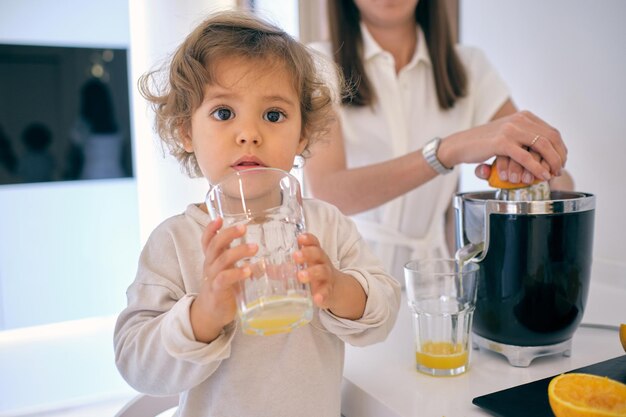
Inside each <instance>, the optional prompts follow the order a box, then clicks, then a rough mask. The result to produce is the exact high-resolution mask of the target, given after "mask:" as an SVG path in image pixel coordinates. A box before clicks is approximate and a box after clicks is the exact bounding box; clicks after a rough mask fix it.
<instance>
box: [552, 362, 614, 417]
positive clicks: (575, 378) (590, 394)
mask: <svg viewBox="0 0 626 417" xmlns="http://www.w3.org/2000/svg"><path fill="white" fill-rule="evenodd" d="M548 399H549V401H550V407H551V408H552V412H554V415H555V416H556V417H619V416H626V385H625V384H622V383H621V382H618V381H614V380H612V379H610V378H607V377H605V376H598V375H591V374H583V373H569V374H561V375H559V376H557V377H554V378H552V380H551V381H550V385H548Z"/></svg>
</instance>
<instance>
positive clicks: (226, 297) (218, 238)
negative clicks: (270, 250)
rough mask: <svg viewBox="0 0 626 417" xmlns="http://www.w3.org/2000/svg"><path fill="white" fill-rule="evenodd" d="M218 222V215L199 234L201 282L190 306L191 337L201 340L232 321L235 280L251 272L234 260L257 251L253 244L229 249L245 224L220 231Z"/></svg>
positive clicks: (220, 223)
mask: <svg viewBox="0 0 626 417" xmlns="http://www.w3.org/2000/svg"><path fill="white" fill-rule="evenodd" d="M222 224H223V221H222V219H221V218H218V219H216V220H214V221H212V222H211V223H209V224H208V226H207V227H206V229H205V231H204V233H203V234H202V249H203V251H204V265H203V268H202V273H203V283H202V286H201V288H200V293H199V294H198V296H197V297H196V299H195V300H194V301H193V303H192V304H191V309H190V316H191V327H192V328H193V332H194V336H195V337H196V340H198V341H201V342H205V343H208V342H210V341H212V340H214V339H215V338H217V336H218V335H219V333H220V331H221V330H222V328H223V327H224V326H225V325H227V324H228V323H230V322H231V321H233V320H234V318H235V314H236V313H237V304H236V303H235V297H236V295H237V292H238V288H239V286H238V283H239V282H240V281H243V280H244V279H246V278H248V277H249V276H250V274H251V271H250V268H249V267H248V266H245V267H243V268H237V267H235V263H236V262H237V261H239V260H241V259H244V258H247V257H251V256H254V254H255V253H256V252H257V250H258V246H257V245H256V244H248V245H238V246H234V247H232V248H231V244H232V242H233V241H234V240H235V239H238V238H240V237H242V236H243V235H244V234H245V233H246V227H245V226H243V225H238V226H233V227H228V228H226V229H223V230H221V231H220V228H221V227H222Z"/></svg>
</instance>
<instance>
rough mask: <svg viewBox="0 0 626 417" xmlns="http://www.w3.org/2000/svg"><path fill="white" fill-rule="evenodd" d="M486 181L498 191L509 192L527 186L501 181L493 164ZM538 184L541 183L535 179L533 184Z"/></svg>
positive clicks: (523, 183)
mask: <svg viewBox="0 0 626 417" xmlns="http://www.w3.org/2000/svg"><path fill="white" fill-rule="evenodd" d="M487 181H488V182H489V185H490V186H491V187H493V188H500V189H506V190H511V189H515V188H523V187H528V186H529V184H526V183H525V182H518V183H513V182H509V181H502V180H501V179H500V174H498V170H497V169H496V166H495V164H494V165H491V173H490V174H489V179H488V180H487ZM539 182H541V180H539V179H535V181H534V182H533V184H537V183H539Z"/></svg>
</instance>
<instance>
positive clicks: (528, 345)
mask: <svg viewBox="0 0 626 417" xmlns="http://www.w3.org/2000/svg"><path fill="white" fill-rule="evenodd" d="M454 208H455V214H456V243H457V249H458V250H457V253H456V258H457V262H460V263H464V262H478V263H480V271H479V278H478V297H477V301H476V311H475V314H474V324H473V338H472V340H473V342H472V344H473V346H474V347H475V348H482V349H487V350H490V351H494V352H498V353H500V354H502V355H504V356H505V357H506V358H507V360H508V361H509V363H510V364H511V365H513V366H518V367H527V366H529V365H530V363H531V362H532V360H533V359H535V358H537V357H540V356H545V355H554V354H563V355H565V356H569V355H570V354H571V347H572V336H573V334H574V332H575V330H576V328H577V327H578V325H579V323H580V321H581V319H582V316H583V312H584V307H585V303H586V300H587V294H588V291H589V280H590V272H591V262H592V246H593V228H594V213H595V196H593V195H592V194H588V193H582V192H559V191H550V189H549V186H548V183H546V182H542V183H538V184H534V185H531V186H529V187H523V188H517V189H498V190H494V191H486V192H468V193H458V194H457V195H456V196H455V198H454Z"/></svg>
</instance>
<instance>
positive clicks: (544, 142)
mask: <svg viewBox="0 0 626 417" xmlns="http://www.w3.org/2000/svg"><path fill="white" fill-rule="evenodd" d="M493 156H504V157H508V158H509V159H508V160H507V159H501V160H500V162H497V163H496V166H497V168H498V170H499V173H502V172H506V174H505V177H506V178H507V179H508V180H509V181H511V180H512V179H516V178H517V177H516V176H519V180H518V181H524V182H526V180H529V179H530V178H529V177H528V175H532V176H533V177H536V178H540V179H543V180H550V179H551V178H552V177H554V176H558V175H560V173H561V170H562V169H563V167H564V166H565V162H566V160H567V147H566V146H565V143H564V142H563V139H562V138H561V134H560V133H559V131H558V130H556V129H555V128H553V127H552V126H550V125H549V124H547V123H546V122H544V121H543V120H541V119H540V118H539V117H537V116H536V115H534V114H533V113H531V112H529V111H518V112H516V113H513V114H510V115H508V116H504V117H500V118H497V119H495V120H493V121H491V122H489V123H487V124H484V125H482V126H478V127H474V128H472V129H468V130H465V131H462V132H458V133H454V134H452V135H450V136H448V137H447V138H445V139H444V140H443V141H442V143H441V145H440V147H439V152H438V157H439V159H440V160H441V163H442V164H444V165H445V166H454V165H457V164H459V163H481V162H483V161H485V160H487V159H489V158H491V157H493ZM516 164H517V165H516ZM524 170H526V172H524ZM483 172H484V168H481V172H480V173H479V174H482V173H483ZM524 174H528V175H524ZM479 176H480V175H479ZM511 176H513V178H511ZM533 180H534V178H533V179H530V181H529V183H532V181H533ZM512 182H513V181H512Z"/></svg>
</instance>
